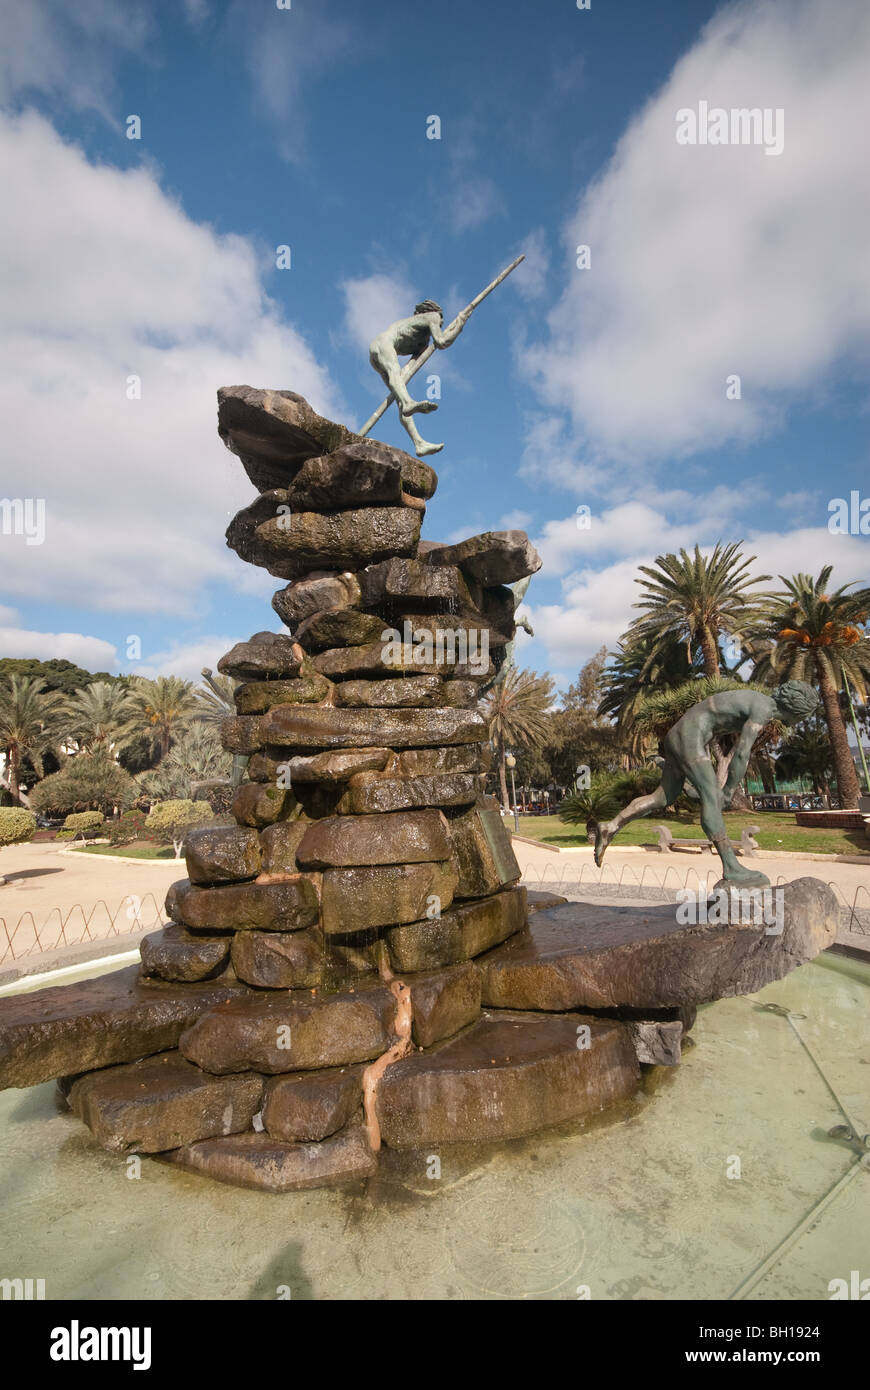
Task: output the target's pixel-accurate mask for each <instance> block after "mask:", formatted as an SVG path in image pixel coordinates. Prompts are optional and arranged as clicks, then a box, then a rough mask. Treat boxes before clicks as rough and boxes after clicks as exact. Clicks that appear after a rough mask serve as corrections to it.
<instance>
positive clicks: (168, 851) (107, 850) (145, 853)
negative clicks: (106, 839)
mask: <svg viewBox="0 0 870 1390" xmlns="http://www.w3.org/2000/svg"><path fill="white" fill-rule="evenodd" d="M75 848H76V851H77V853H79V854H120V855H122V856H123V857H124V858H125V859H175V850H174V849H173V848H172V846H171V845H158V844H157V842H156V841H155V840H145V841H138V842H137V843H135V844H132V845H81V846H80V845H76V847H75ZM182 862H183V861H182V860H180V859H179V860H178V863H179V864H180V863H182Z"/></svg>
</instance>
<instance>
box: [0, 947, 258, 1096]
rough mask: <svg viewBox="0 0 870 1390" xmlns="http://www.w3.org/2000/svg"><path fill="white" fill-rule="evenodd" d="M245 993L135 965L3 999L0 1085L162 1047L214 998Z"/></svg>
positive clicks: (27, 1082) (34, 1082)
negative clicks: (155, 976) (145, 975)
mask: <svg viewBox="0 0 870 1390" xmlns="http://www.w3.org/2000/svg"><path fill="white" fill-rule="evenodd" d="M248 994H250V990H249V989H248V988H247V986H246V985H240V984H236V983H235V982H227V983H224V982H221V983H217V982H210V983H207V984H188V985H164V984H156V983H155V984H152V983H150V982H149V983H146V982H145V981H143V980H141V979H140V978H139V967H138V965H130V966H128V967H127V968H126V969H125V970H115V971H112V973H111V974H109V975H100V976H98V977H97V978H96V979H94V980H83V981H81V982H79V983H76V984H73V985H59V986H53V987H52V988H50V989H40V990H35V991H33V992H32V993H30V994H18V995H13V996H11V997H9V998H7V999H0V1090H3V1089H4V1088H5V1087H7V1086H38V1085H39V1084H40V1082H42V1081H50V1080H51V1079H52V1078H53V1077H56V1076H71V1075H73V1073H76V1072H84V1071H92V1070H93V1069H94V1068H95V1067H108V1066H111V1065H112V1064H113V1063H115V1062H132V1061H135V1059H136V1058H137V1057H145V1056H147V1055H148V1054H149V1053H152V1052H164V1051H165V1050H166V1049H167V1048H171V1047H175V1046H176V1044H177V1042H178V1039H179V1038H180V1037H181V1034H182V1033H183V1032H184V1030H185V1029H186V1028H188V1027H189V1026H190V1024H191V1023H193V1021H194V1019H196V1018H198V1017H199V1015H200V1014H201V1013H204V1012H205V1010H206V1009H208V1008H210V1007H211V1006H212V1005H213V1004H216V1003H218V1002H219V1001H220V1000H224V999H232V998H234V997H237V996H239V995H248Z"/></svg>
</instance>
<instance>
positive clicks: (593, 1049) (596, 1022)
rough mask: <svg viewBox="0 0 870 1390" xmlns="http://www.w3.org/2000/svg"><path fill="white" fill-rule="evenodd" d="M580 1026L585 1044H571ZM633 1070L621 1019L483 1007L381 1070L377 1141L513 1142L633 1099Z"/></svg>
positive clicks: (406, 1144)
mask: <svg viewBox="0 0 870 1390" xmlns="http://www.w3.org/2000/svg"><path fill="white" fill-rule="evenodd" d="M580 1028H588V1029H589V1034H588V1037H589V1040H590V1043H589V1046H588V1047H578V1045H577V1043H578V1038H579V1037H580V1034H579V1032H578V1030H579V1029H580ZM639 1074H640V1069H639V1066H638V1062H637V1058H636V1056H635V1052H634V1047H633V1046H632V1042H631V1038H630V1037H629V1034H628V1030H627V1028H626V1026H625V1024H623V1023H618V1022H616V1021H614V1020H611V1019H606V1020H602V1019H596V1018H592V1017H589V1016H585V1015H583V1014H565V1015H563V1016H561V1017H558V1018H545V1017H530V1016H529V1015H528V1014H521V1013H519V1014H513V1013H508V1014H502V1015H490V1014H484V1015H483V1018H482V1019H481V1020H480V1022H479V1023H477V1024H476V1025H475V1026H474V1027H472V1028H470V1029H468V1030H467V1031H466V1032H464V1033H462V1034H460V1036H459V1037H456V1038H454V1039H452V1040H451V1041H449V1042H445V1043H443V1044H442V1045H441V1046H440V1047H437V1048H435V1049H434V1050H433V1051H431V1052H423V1053H416V1054H414V1055H412V1056H410V1057H406V1058H404V1059H403V1060H402V1061H401V1062H396V1063H395V1064H394V1065H393V1066H391V1067H388V1068H387V1070H386V1072H385V1073H384V1076H383V1079H382V1080H381V1083H380V1086H379V1087H378V1092H377V1115H378V1121H379V1123H380V1127H381V1136H382V1138H383V1141H384V1143H385V1144H388V1145H390V1146H391V1147H392V1148H397V1149H417V1148H428V1146H430V1145H435V1144H449V1143H480V1142H487V1141H491V1140H498V1139H517V1138H520V1137H521V1136H522V1135H524V1134H534V1133H535V1132H536V1131H537V1130H540V1129H543V1128H545V1127H546V1126H549V1125H557V1124H563V1123H565V1122H566V1121H569V1120H571V1121H578V1120H585V1119H588V1118H590V1117H591V1116H593V1115H597V1114H598V1113H600V1112H601V1111H602V1110H606V1109H607V1108H608V1107H609V1106H612V1105H615V1104H616V1103H617V1102H618V1101H620V1100H624V1099H626V1098H627V1097H629V1096H631V1095H632V1094H633V1092H634V1091H635V1089H636V1087H637V1084H638V1079H639Z"/></svg>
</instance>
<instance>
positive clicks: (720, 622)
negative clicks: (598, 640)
mask: <svg viewBox="0 0 870 1390" xmlns="http://www.w3.org/2000/svg"><path fill="white" fill-rule="evenodd" d="M742 544H743V542H742V541H735V542H734V543H733V544H732V545H727V546H725V547H724V548H723V546H722V544H721V542H717V544H716V546H715V548H714V550H713V553H712V555H709V556H708V555H702V553H701V550H700V548H699V547H698V546H697V545H696V546H695V554H694V557H691V556H689V555H688V554H687V552H686V551H685V550H681V551H680V553H679V555H678V556H677V555H673V554H667V555H659V556H657V557H656V560H655V566H653V567H650V566H648V565H641V566H640V569H641V573H642V574H645V575H647V576H648V578H647V579H638V580H637V581H636V582H637V583H638V584H640V586H641V588H643V589H645V590H646V597H645V598H643V599H642V600H641V601H640V603H636V604H634V605H633V606H634V607H635V608H642V609H643V610H644V612H643V613H642V615H641V616H640V617H638V618H635V619H634V621H633V622H632V623H631V625H630V627H629V629H628V633H627V634H626V636H627V638H628V639H629V640H633V639H635V638H640V639H644V638H649V639H651V658H650V659H652V657H653V656H657V657H661V656H662V655H663V652H664V644H665V642H666V640H667V639H669V638H672V637H673V636H677V637H678V638H679V639H680V640H682V641H683V642H685V644H686V649H687V656H688V660H689V663H690V664H692V663H693V662H694V656H695V651H696V649H697V648H700V651H701V655H702V658H703V664H704V674H705V675H707V676H718V675H719V671H720V665H719V646H718V643H719V636H720V634H721V633H730V634H732V635H733V636H734V637H738V636H740V635H742V633H743V632H745V631H746V628H747V625H748V624H749V623H751V621H752V618H753V614H754V613H755V612H756V609H757V605H758V603H759V601H760V600H761V599H762V598H763V597H764V596H763V595H761V594H758V593H754V594H753V593H750V592H749V591H750V589H751V588H752V586H753V585H755V584H760V583H761V582H762V581H764V580H768V579H770V577H771V576H770V575H769V574H762V575H759V576H757V578H755V579H751V578H750V577H749V575H748V574H747V570H748V569H749V567H750V565H752V564H754V563H755V556H754V555H751V556H750V557H749V559H746V558H745V557H744V556H743V555H742V554H741V552H740V546H741V545H742ZM625 640H626V638H623V641H625Z"/></svg>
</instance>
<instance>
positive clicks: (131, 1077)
mask: <svg viewBox="0 0 870 1390" xmlns="http://www.w3.org/2000/svg"><path fill="white" fill-rule="evenodd" d="M262 1096H263V1078H262V1076H256V1075H252V1074H250V1073H244V1074H241V1075H235V1076H210V1075H209V1074H208V1073H207V1072H203V1071H200V1069H199V1067H195V1066H192V1065H191V1063H190V1062H188V1061H186V1060H185V1058H184V1057H181V1056H179V1054H178V1053H177V1052H164V1053H161V1054H160V1056H158V1057H147V1058H145V1059H144V1060H143V1061H139V1062H133V1063H132V1064H131V1065H129V1066H122V1067H106V1068H103V1069H102V1070H100V1071H94V1072H91V1073H90V1074H89V1075H87V1076H82V1077H79V1079H78V1080H77V1081H74V1082H73V1085H72V1087H71V1089H70V1093H69V1104H70V1108H71V1109H72V1110H73V1112H74V1113H75V1114H76V1115H78V1117H79V1119H80V1120H83V1121H84V1123H85V1124H86V1125H87V1127H88V1129H89V1130H90V1131H91V1133H92V1134H93V1136H94V1138H95V1139H96V1140H97V1141H98V1142H99V1143H100V1144H102V1146H103V1148H104V1149H108V1150H109V1152H110V1153H146V1154H151V1153H162V1152H163V1151H164V1150H166V1149H177V1148H179V1147H180V1146H181V1145H182V1144H189V1143H191V1142H192V1141H194V1140H197V1139H211V1138H213V1137H215V1136H216V1135H221V1134H236V1133H237V1132H238V1131H239V1130H245V1129H250V1127H251V1121H252V1120H253V1118H254V1116H255V1115H256V1114H257V1112H258V1111H259V1109H260V1104H261V1100H262Z"/></svg>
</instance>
